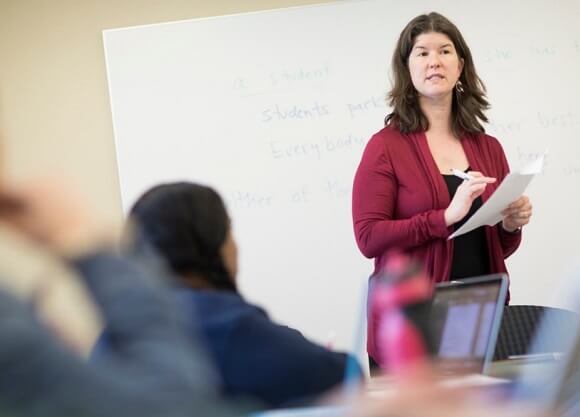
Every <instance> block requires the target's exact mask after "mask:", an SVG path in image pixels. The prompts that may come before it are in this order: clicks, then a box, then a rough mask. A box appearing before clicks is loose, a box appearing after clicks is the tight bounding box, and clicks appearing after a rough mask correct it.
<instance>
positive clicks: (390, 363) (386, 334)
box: [370, 255, 432, 374]
mask: <svg viewBox="0 0 580 417" xmlns="http://www.w3.org/2000/svg"><path fill="white" fill-rule="evenodd" d="M431 295H432V285H431V282H430V280H429V278H428V276H427V274H426V273H425V272H424V271H423V269H422V268H420V267H419V265H418V264H417V263H415V262H412V261H410V260H409V258H408V257H406V256H404V255H393V256H390V257H389V261H388V262H387V263H386V265H385V266H384V268H383V269H382V270H381V272H380V274H377V275H375V277H373V285H372V287H371V292H370V297H371V308H372V309H373V312H372V313H373V315H374V317H376V318H377V319H378V323H377V333H376V336H375V337H376V345H377V350H378V352H377V353H378V358H376V359H377V362H378V364H379V366H380V367H381V369H382V370H383V371H385V372H388V373H397V374H400V373H402V372H405V370H407V369H411V368H412V367H413V365H416V364H419V363H420V362H422V361H424V360H425V359H426V358H428V357H429V356H430V354H431V353H432V348H431V338H430V335H429V330H428V315H429V309H430V302H431Z"/></svg>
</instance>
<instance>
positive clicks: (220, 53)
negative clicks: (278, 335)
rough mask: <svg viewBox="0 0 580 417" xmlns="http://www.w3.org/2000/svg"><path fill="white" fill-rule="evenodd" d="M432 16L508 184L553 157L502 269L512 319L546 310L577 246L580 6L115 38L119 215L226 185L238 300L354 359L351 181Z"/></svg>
mask: <svg viewBox="0 0 580 417" xmlns="http://www.w3.org/2000/svg"><path fill="white" fill-rule="evenodd" d="M432 9H435V10H437V11H439V12H440V13H443V14H444V15H446V16H447V17H449V18H450V19H451V20H452V21H454V22H455V23H456V24H457V25H458V27H459V28H460V30H461V31H462V32H463V34H464V36H465V38H466V40H467V42H468V44H469V45H470V47H471V49H472V52H473V54H474V58H475V63H476V66H477V68H478V71H479V74H480V76H481V77H482V78H483V80H484V81H485V83H486V85H487V87H488V92H489V99H490V101H491V103H492V106H493V108H492V110H491V111H490V112H489V113H488V116H489V117H490V120H491V123H490V125H489V126H488V132H489V133H490V134H492V135H494V136H496V137H498V139H499V140H500V142H501V143H502V144H503V146H504V149H505V151H506V154H507V156H508V160H509V161H510V163H511V166H512V168H513V169H517V168H518V167H519V166H522V165H525V164H526V163H527V162H529V161H531V160H533V159H534V158H536V157H537V155H538V154H540V153H543V152H544V150H545V149H546V148H549V155H548V158H547V163H546V167H545V171H544V174H543V175H542V176H540V177H537V178H536V179H535V180H534V182H533V183H532V185H531V187H530V189H529V193H528V195H529V196H530V198H531V200H532V202H533V204H534V212H535V214H534V217H533V218H532V222H531V224H530V225H529V226H528V227H526V230H525V232H524V240H523V243H522V245H521V247H520V249H519V250H518V251H517V252H516V253H515V254H514V255H513V256H512V257H511V258H510V259H509V261H508V267H509V270H510V272H511V279H512V283H511V290H512V301H513V303H516V304H518V303H529V304H550V303H552V304H553V303H554V302H553V301H551V299H550V296H549V295H550V294H551V293H552V289H553V287H554V286H555V285H556V284H557V283H558V282H559V280H560V279H561V278H562V275H563V274H564V271H566V270H567V268H568V267H569V265H570V263H571V261H572V259H573V258H574V257H575V256H576V255H577V252H578V251H577V247H578V244H577V242H576V239H575V238H576V237H577V234H578V231H579V230H580V228H579V220H578V218H579V216H580V197H579V193H578V189H579V187H578V185H577V183H578V179H579V175H580V162H578V155H579V154H580V152H579V151H580V141H579V140H578V135H577V134H576V132H577V131H578V130H579V128H580V118H579V109H578V98H579V97H580V76H579V74H580V72H579V68H580V31H579V29H578V16H579V15H580V4H579V2H578V1H572V0H569V1H559V2H558V3H557V7H556V5H555V4H554V3H551V2H549V1H547V0H546V1H537V0H532V1H529V0H526V1H523V0H513V1H503V0H501V1H500V0H490V1H487V2H475V1H463V2H457V1H452V0H445V1H436V2H435V1H431V2H429V1H418V0H414V1H408V2H394V1H381V0H368V1H340V2H335V3H327V4H321V5H314V6H307V7H296V8H289V9H278V10H271V11H264V12H258V13H248V14H240V15H231V16H221V17H215V18H206V19H198V20H190V21H180V22H174V23H165V24H158V25H149V26H142V27H132V28H124V29H115V30H107V31H105V32H104V45H105V54H106V63H107V71H108V82H109V89H110V98H111V105H112V114H113V123H114V129H115V142H116V149H117V158H118V168H119V177H120V187H121V195H122V201H123V206H124V209H125V210H127V209H128V207H130V205H131V204H132V203H133V201H134V200H135V199H136V197H137V196H138V195H139V194H140V193H142V192H143V191H144V190H145V189H147V188H148V187H150V186H152V185H154V184H157V183H159V182H161V181H172V180H182V179H187V180H192V181H199V182H202V183H206V184H209V185H212V186H214V187H216V188H217V189H218V190H219V192H220V193H221V194H222V195H223V196H224V198H225V200H226V202H227V204H228V207H229V210H230V214H231V216H232V218H233V224H234V232H235V235H236V238H237V241H238V244H239V247H240V276H239V282H240V286H241V290H242V292H243V293H244V294H245V295H246V296H247V297H248V298H249V299H250V300H251V301H253V302H256V303H258V304H260V305H262V306H264V307H265V308H266V309H267V310H268V312H269V313H270V314H271V315H272V316H273V317H274V318H275V319H276V320H279V321H281V322H283V323H286V324H288V325H291V326H294V327H296V328H297V329H299V330H301V331H302V332H303V333H304V334H305V335H307V336H309V337H311V338H313V339H315V340H317V341H319V342H322V343H324V342H326V341H328V339H329V338H335V342H336V343H335V346H337V347H338V348H350V347H351V346H353V342H354V334H355V329H356V327H357V320H356V317H357V314H358V312H357V311H358V310H359V309H360V296H359V294H360V291H361V288H363V287H364V285H365V284H366V280H367V277H368V275H369V274H370V273H371V272H372V261H371V260H367V259H365V258H363V256H362V255H361V254H360V253H359V251H358V249H357V247H356V244H355V241H354V235H353V231H352V222H351V190H352V179H353V175H354V172H355V169H356V167H357V164H358V162H359V160H360V157H361V154H362V151H363V148H364V146H365V144H366V142H367V140H368V139H369V137H370V135H371V134H372V133H374V132H376V131H378V130H379V129H381V128H382V126H383V119H384V116H385V115H386V113H387V112H388V109H387V107H386V105H385V100H384V97H385V94H386V92H387V91H388V88H389V75H388V74H389V61H390V57H391V54H392V51H393V47H394V45H395V42H396V39H397V37H398V35H399V33H400V31H401V30H402V28H403V27H404V25H405V24H406V23H407V22H408V21H409V20H410V19H411V18H413V17H414V16H416V15H418V14H420V13H423V12H428V11H430V10H432ZM556 303H557V301H556Z"/></svg>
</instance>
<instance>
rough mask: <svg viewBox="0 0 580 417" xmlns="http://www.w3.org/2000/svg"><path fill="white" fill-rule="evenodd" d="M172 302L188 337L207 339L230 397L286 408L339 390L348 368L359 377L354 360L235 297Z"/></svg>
mask: <svg viewBox="0 0 580 417" xmlns="http://www.w3.org/2000/svg"><path fill="white" fill-rule="evenodd" d="M176 297H177V299H178V301H179V303H180V304H181V305H182V306H183V308H184V309H185V311H186V314H187V316H189V317H190V318H191V320H190V323H189V325H190V328H191V333H192V334H197V333H198V332H199V330H201V333H202V335H203V336H205V339H206V343H207V345H208V349H209V351H210V353H211V355H213V358H214V360H215V363H216V365H217V368H218V370H219V373H220V374H221V377H222V379H223V384H224V389H225V392H226V394H228V395H229V396H242V395H249V396H252V397H254V398H256V399H259V400H261V401H262V402H263V403H265V404H266V405H267V406H269V407H280V406H289V405H292V404H298V403H302V402H304V401H307V400H308V399H312V398H313V397H315V396H318V395H320V394H322V393H324V392H326V391H328V390H329V389H331V388H333V387H336V386H337V385H339V384H340V383H341V382H343V380H344V375H345V367H346V366H347V363H348V364H349V365H351V366H352V365H353V364H354V366H355V369H356V370H355V373H356V374H358V376H360V375H361V370H360V367H359V365H358V363H357V362H356V360H355V359H353V358H352V357H349V356H348V355H346V354H344V353H337V352H333V351H330V350H327V349H325V348H323V347H321V346H319V345H317V344H315V343H313V342H310V341H309V340H307V339H306V338H305V337H304V336H302V334H301V333H300V332H298V331H296V330H294V329H291V328H289V327H286V326H281V325H278V324H276V323H274V322H272V321H271V320H270V319H269V317H268V316H267V314H266V313H265V312H264V310H262V309H261V308H259V307H256V306H254V305H251V304H249V303H247V302H246V301H245V300H244V299H243V298H242V297H241V296H240V295H239V294H236V293H233V292H226V291H212V290H193V289H178V290H176ZM196 318H199V320H196ZM348 361H350V362H348Z"/></svg>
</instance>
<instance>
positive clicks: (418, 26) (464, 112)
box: [385, 12, 489, 138]
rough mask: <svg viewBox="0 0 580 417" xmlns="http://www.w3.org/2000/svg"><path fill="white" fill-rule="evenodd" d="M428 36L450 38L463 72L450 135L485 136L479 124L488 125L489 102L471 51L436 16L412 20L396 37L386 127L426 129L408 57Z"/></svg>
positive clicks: (451, 27)
mask: <svg viewBox="0 0 580 417" xmlns="http://www.w3.org/2000/svg"><path fill="white" fill-rule="evenodd" d="M431 32H435V33H442V34H444V35H446V36H447V37H449V39H450V40H451V41H452V42H453V45H454V46H455V50H456V51H457V54H458V56H459V58H460V59H463V71H462V72H461V75H460V77H459V81H460V82H461V84H460V86H461V87H459V88H456V89H455V93H454V94H453V104H452V109H451V114H452V124H451V129H452V131H453V134H454V135H455V136H457V137H458V138H460V137H461V136H462V135H464V134H466V133H467V134H476V133H480V132H481V133H483V132H485V129H484V128H483V124H482V123H487V121H488V120H487V117H486V116H485V114H484V111H485V110H487V109H489V102H488V101H487V98H486V97H485V94H486V89H485V85H484V84H483V81H482V80H481V78H479V76H478V75H477V71H476V70H475V65H474V63H473V58H472V56H471V51H470V50H469V47H468V46H467V43H466V42H465V40H464V39H463V36H462V35H461V33H460V32H459V29H457V26H455V25H454V24H453V23H451V21H449V19H447V18H446V17H444V16H442V15H440V14H439V13H435V12H432V13H429V14H423V15H420V16H417V17H415V18H414V19H413V20H411V21H410V22H409V23H408V24H407V26H406V27H405V29H403V31H402V32H401V35H400V36H399V40H398V41H397V47H396V48H395V51H394V53H393V59H392V63H391V68H392V72H393V87H392V89H391V91H389V93H388V94H387V102H388V104H389V105H390V106H391V107H392V109H393V111H392V112H391V113H390V114H388V115H387V117H385V125H387V126H388V125H393V126H394V127H396V128H397V129H398V130H399V131H401V132H402V133H411V132H416V131H426V130H427V129H428V128H429V121H428V120H427V117H426V116H425V115H424V114H423V112H422V111H421V107H420V106H419V100H418V94H417V90H415V87H414V86H413V83H412V81H411V74H410V72H409V55H410V54H411V50H412V49H413V46H414V45H415V41H416V39H417V36H419V35H421V34H424V33H431Z"/></svg>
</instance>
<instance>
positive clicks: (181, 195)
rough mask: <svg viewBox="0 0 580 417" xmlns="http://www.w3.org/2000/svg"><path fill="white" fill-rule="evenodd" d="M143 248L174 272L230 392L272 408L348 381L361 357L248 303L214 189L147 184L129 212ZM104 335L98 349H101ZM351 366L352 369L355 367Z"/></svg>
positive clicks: (194, 328) (138, 247)
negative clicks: (238, 281)
mask: <svg viewBox="0 0 580 417" xmlns="http://www.w3.org/2000/svg"><path fill="white" fill-rule="evenodd" d="M130 217H131V220H132V221H133V223H134V226H135V231H136V236H137V237H136V239H135V240H134V243H133V249H134V250H135V251H136V252H137V253H138V252H140V251H143V250H145V249H144V248H146V247H147V246H149V247H152V248H153V249H154V250H156V251H157V252H158V253H159V254H160V256H161V257H162V258H164V259H165V260H166V261H167V264H168V266H169V268H170V269H171V270H172V272H173V273H174V274H175V279H176V289H175V294H174V295H175V300H176V302H177V303H178V304H180V305H182V306H183V307H184V309H185V312H186V314H187V316H188V317H189V318H191V323H190V326H191V327H190V329H191V333H192V334H196V333H197V332H198V331H200V330H201V333H202V334H203V336H204V337H205V340H206V343H207V346H208V347H209V350H210V352H211V355H212V356H213V359H214V360H215V363H216V365H217V368H218V370H219V372H220V374H221V377H222V380H223V384H224V393H225V394H226V395H228V396H230V397H237V396H250V397H252V398H256V399H258V400H260V401H261V402H263V403H264V405H265V406H266V407H268V408H276V407H281V406H293V405H297V404H303V403H304V402H308V401H310V400H311V399H313V398H315V397H318V396H320V395H321V394H323V393H325V392H327V391H328V390H330V389H332V388H333V387H336V386H338V385H339V384H341V382H343V380H344V376H345V368H346V367H347V365H349V366H353V367H354V369H355V370H354V372H353V374H356V377H357V378H360V376H361V370H360V367H359V365H358V363H356V360H355V359H353V358H352V357H350V356H348V355H346V354H345V353H338V352H333V351H330V350H328V349H325V348H324V347H322V346H319V345H317V344H315V343H313V342H311V341H309V340H307V339H306V338H305V337H304V336H303V335H302V334H301V333H299V332H298V331H296V330H294V329H291V328H289V327H286V326H282V325H279V324H276V323H274V322H272V321H271V320H270V318H269V317H268V315H267V314H266V312H265V311H264V310H263V309H261V308H260V307H257V306H255V305H252V304H249V303H248V302H246V301H245V300H244V298H243V296H242V295H241V294H240V293H239V292H238V289H237V285H236V272H237V248H236V243H235V241H234V238H233V236H232V230H231V225H230V219H229V217H228V214H227V212H226V207H225V205H224V203H223V201H222V199H221V197H220V196H219V195H218V194H217V192H216V191H214V190H213V189H211V188H209V187H206V186H203V185H198V184H192V183H187V182H180V183H171V184H163V185H159V186H156V187H153V188H152V189H150V190H149V191H147V192H146V193H145V194H144V195H143V196H141V198H139V200H138V201H137V202H136V203H135V205H134V206H133V208H132V209H131V211H130ZM101 340H103V341H104V342H103V343H101V346H100V347H98V348H97V349H96V355H97V356H99V355H100V354H101V353H100V351H101V350H104V349H105V348H104V347H103V349H101V347H102V345H103V344H106V337H105V338H103V339H101ZM349 369H352V368H349Z"/></svg>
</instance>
